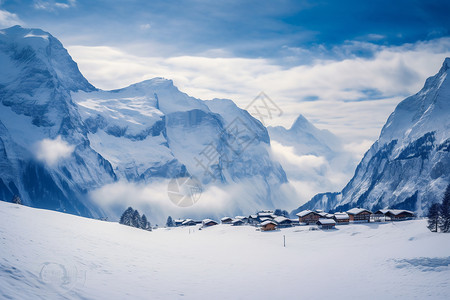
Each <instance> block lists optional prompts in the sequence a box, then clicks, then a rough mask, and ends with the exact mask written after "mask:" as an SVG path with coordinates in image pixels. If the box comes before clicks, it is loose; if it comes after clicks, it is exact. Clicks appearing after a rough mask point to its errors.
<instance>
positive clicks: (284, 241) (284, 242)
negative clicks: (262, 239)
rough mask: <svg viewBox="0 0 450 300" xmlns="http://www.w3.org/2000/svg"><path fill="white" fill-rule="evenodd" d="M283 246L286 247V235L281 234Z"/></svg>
mask: <svg viewBox="0 0 450 300" xmlns="http://www.w3.org/2000/svg"><path fill="white" fill-rule="evenodd" d="M283 247H285V248H286V236H285V235H284V234H283Z"/></svg>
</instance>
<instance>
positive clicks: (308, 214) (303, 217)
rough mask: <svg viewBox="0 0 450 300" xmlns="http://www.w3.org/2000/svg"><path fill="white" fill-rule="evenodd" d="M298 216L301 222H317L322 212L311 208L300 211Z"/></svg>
mask: <svg viewBox="0 0 450 300" xmlns="http://www.w3.org/2000/svg"><path fill="white" fill-rule="evenodd" d="M296 216H297V217H298V221H299V222H300V223H305V224H316V222H317V221H319V219H320V218H321V215H320V214H318V213H316V212H315V211H312V210H309V209H307V210H303V211H301V212H299V213H298V214H297V215H296Z"/></svg>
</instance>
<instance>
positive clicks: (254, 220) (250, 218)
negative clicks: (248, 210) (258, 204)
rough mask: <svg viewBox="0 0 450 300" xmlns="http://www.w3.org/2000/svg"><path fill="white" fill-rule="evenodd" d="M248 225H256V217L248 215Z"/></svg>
mask: <svg viewBox="0 0 450 300" xmlns="http://www.w3.org/2000/svg"><path fill="white" fill-rule="evenodd" d="M248 223H249V224H252V225H254V224H258V215H250V216H248Z"/></svg>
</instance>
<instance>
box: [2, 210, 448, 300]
mask: <svg viewBox="0 0 450 300" xmlns="http://www.w3.org/2000/svg"><path fill="white" fill-rule="evenodd" d="M308 229H309V227H307V226H304V227H295V228H289V229H283V230H281V231H276V232H259V231H256V230H255V228H254V227H246V226H242V227H231V226H229V225H218V226H214V227H210V228H205V229H203V230H198V227H196V228H172V229H157V230H155V231H153V232H146V231H143V230H139V229H134V228H130V227H126V226H123V225H120V224H117V223H109V222H102V221H97V220H92V219H85V218H81V217H77V216H72V215H66V214H61V213H57V212H53V211H45V210H38V209H32V208H28V207H24V206H18V205H14V204H10V203H5V202H1V201H0V250H1V251H0V253H1V255H0V298H6V299H9V298H13V299H54V298H58V299H59V298H69V299H93V298H95V299H125V298H134V299H168V298H169V299H174V298H175V299H177V298H183V299H206V298H211V299H225V298H231V299H258V298H259V299H269V298H273V297H276V298H277V299H288V298H292V299H299V298H303V299H305V298H307V297H312V298H317V297H319V296H320V295H322V296H325V295H329V296H330V297H332V298H333V299H348V298H349V297H350V298H355V297H361V298H365V299H375V298H377V299H379V298H383V299H386V298H387V299H393V298H398V297H400V298H408V299H411V298H417V299H423V298H425V297H429V298H433V299H445V298H447V297H448V296H449V295H450V266H449V264H450V256H449V255H450V252H449V249H450V235H446V234H433V233H430V232H429V231H428V230H427V229H426V227H425V221H423V220H420V221H406V222H399V223H387V224H359V225H343V226H339V227H338V228H337V229H336V230H330V231H327V232H325V231H309V230H308ZM283 235H285V236H286V247H285V248H284V247H283Z"/></svg>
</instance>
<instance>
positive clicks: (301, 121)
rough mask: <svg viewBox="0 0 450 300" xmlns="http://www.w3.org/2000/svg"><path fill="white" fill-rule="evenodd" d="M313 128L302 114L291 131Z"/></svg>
mask: <svg viewBox="0 0 450 300" xmlns="http://www.w3.org/2000/svg"><path fill="white" fill-rule="evenodd" d="M311 126H312V124H311V123H310V122H309V121H308V120H307V119H306V118H305V117H304V116H303V115H302V114H300V115H299V116H298V117H297V119H295V121H294V123H293V124H292V126H291V129H290V130H296V129H305V128H309V127H311Z"/></svg>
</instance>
